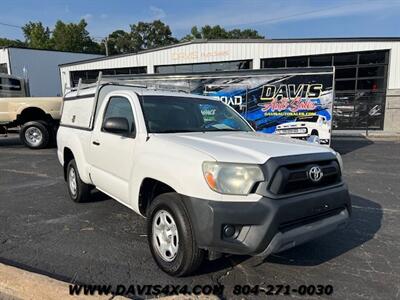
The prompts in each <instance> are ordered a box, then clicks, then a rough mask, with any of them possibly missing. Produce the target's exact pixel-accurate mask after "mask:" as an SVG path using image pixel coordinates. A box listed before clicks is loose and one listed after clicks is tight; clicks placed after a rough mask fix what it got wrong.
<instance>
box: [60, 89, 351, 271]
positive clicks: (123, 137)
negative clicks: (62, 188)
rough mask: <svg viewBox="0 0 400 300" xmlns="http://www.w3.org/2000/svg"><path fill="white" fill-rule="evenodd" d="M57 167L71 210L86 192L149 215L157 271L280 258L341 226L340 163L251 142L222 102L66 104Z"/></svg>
mask: <svg viewBox="0 0 400 300" xmlns="http://www.w3.org/2000/svg"><path fill="white" fill-rule="evenodd" d="M57 142H58V158H59V161H60V163H61V165H62V166H63V168H64V175H65V179H66V181H67V185H68V190H69V195H70V197H71V198H72V200H73V201H75V202H82V201H85V200H87V199H88V198H89V197H90V191H91V189H92V188H97V189H98V190H100V191H102V192H104V193H106V194H108V195H109V196H110V197H112V198H114V199H116V200H117V201H119V202H120V203H122V204H124V205H126V206H127V207H129V208H131V209H132V210H133V211H135V212H136V213H138V214H140V215H142V216H144V217H146V220H147V230H148V233H147V237H148V242H149V245H150V250H151V253H152V255H153V257H154V259H155V261H156V262H157V264H158V266H159V267H160V268H161V269H162V270H163V271H165V272H167V273H168V274H170V275H174V276H183V275H188V274H190V273H192V272H194V271H195V270H196V268H197V267H198V266H199V265H200V263H201V262H202V261H203V258H205V257H208V258H209V259H214V258H216V257H219V256H220V255H221V253H230V254H244V255H262V256H267V255H269V254H271V253H276V252H280V251H283V250H286V249H289V248H291V247H294V246H297V245H299V244H301V243H304V242H307V241H309V240H311V239H314V238H317V237H319V236H321V235H324V234H327V233H328V232H331V231H333V230H335V229H337V228H340V227H342V226H344V225H345V223H346V222H347V220H348V218H349V216H350V214H351V203H350V197H349V193H348V190H347V187H346V185H345V183H344V182H343V181H342V175H341V169H342V160H341V158H340V155H339V154H338V153H336V152H335V151H333V150H332V149H330V148H329V147H326V146H320V145H316V144H310V143H306V142H304V141H298V140H291V139H287V138H284V137H280V136H276V135H267V134H263V133H256V132H255V131H254V130H253V129H252V128H251V127H250V125H249V124H248V123H247V122H246V121H245V120H244V119H243V118H242V117H241V116H240V115H239V114H238V113H237V112H236V111H234V110H233V109H232V108H230V107H229V106H227V105H226V104H224V103H223V102H221V101H218V100H215V99H212V98H208V97H203V96H195V95H190V94H186V93H173V92H167V91H160V90H151V89H146V88H140V87H135V86H131V85H129V84H126V83H106V84H99V85H98V86H97V88H96V87H88V88H84V89H81V90H78V91H71V92H69V93H67V94H66V96H65V98H64V105H63V112H62V118H61V124H60V128H59V130H58V135H57Z"/></svg>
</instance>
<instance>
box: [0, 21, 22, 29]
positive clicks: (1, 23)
mask: <svg viewBox="0 0 400 300" xmlns="http://www.w3.org/2000/svg"><path fill="white" fill-rule="evenodd" d="M0 25H3V26H7V27H13V28H19V29H22V26H18V25H14V24H8V23H3V22H0Z"/></svg>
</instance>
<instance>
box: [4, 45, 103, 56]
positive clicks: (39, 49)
mask: <svg viewBox="0 0 400 300" xmlns="http://www.w3.org/2000/svg"><path fill="white" fill-rule="evenodd" d="M0 49H22V50H33V51H50V52H62V53H73V54H86V55H99V56H100V55H102V56H104V55H103V54H98V53H85V52H73V51H63V50H55V49H44V48H29V47H16V46H1V47H0Z"/></svg>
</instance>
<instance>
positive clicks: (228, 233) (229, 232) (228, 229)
mask: <svg viewBox="0 0 400 300" xmlns="http://www.w3.org/2000/svg"><path fill="white" fill-rule="evenodd" d="M223 233H224V236H225V237H228V238H229V237H232V236H233V235H234V234H235V227H234V226H232V225H225V226H224V229H223Z"/></svg>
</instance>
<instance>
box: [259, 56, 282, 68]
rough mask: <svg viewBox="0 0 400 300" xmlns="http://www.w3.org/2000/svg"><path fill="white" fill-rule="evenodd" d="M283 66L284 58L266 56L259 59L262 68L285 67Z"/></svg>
mask: <svg viewBox="0 0 400 300" xmlns="http://www.w3.org/2000/svg"><path fill="white" fill-rule="evenodd" d="M285 67H286V58H267V59H262V60H261V68H262V69H269V68H285Z"/></svg>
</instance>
